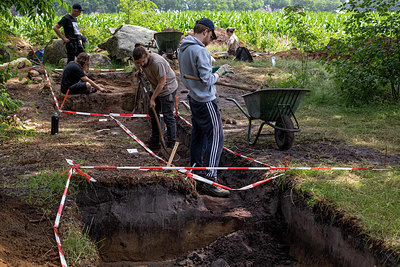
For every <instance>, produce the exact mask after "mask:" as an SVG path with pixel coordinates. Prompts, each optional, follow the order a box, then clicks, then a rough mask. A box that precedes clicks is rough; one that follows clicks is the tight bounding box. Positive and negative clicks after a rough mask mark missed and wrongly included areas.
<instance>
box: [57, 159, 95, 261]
mask: <svg viewBox="0 0 400 267" xmlns="http://www.w3.org/2000/svg"><path fill="white" fill-rule="evenodd" d="M67 162H68V164H70V165H71V168H70V170H69V172H68V179H67V183H66V184H65V189H64V193H63V196H62V198H61V202H60V206H59V207H58V211H57V216H56V220H55V222H54V235H55V237H56V242H57V247H58V254H59V255H60V260H61V265H62V266H65V267H66V266H68V265H67V261H66V260H65V257H64V253H63V252H62V249H61V240H60V237H59V235H58V227H59V225H60V219H61V214H62V211H63V209H64V205H65V200H66V199H67V192H68V188H69V184H70V182H71V176H72V174H73V173H74V171H75V172H76V173H77V174H79V175H82V176H83V177H85V178H86V180H88V181H90V182H96V180H95V179H93V178H92V177H90V176H89V175H88V174H86V173H84V172H82V171H81V170H79V169H78V168H77V165H75V164H74V162H73V161H72V160H67Z"/></svg>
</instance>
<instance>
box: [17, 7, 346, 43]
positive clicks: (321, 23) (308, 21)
mask: <svg viewBox="0 0 400 267" xmlns="http://www.w3.org/2000/svg"><path fill="white" fill-rule="evenodd" d="M154 16H155V17H154V18H152V19H151V20H148V21H147V20H142V21H138V22H136V23H135V24H136V25H138V26H142V27H146V28H149V29H152V30H155V31H162V30H164V29H165V28H174V29H177V30H180V31H182V32H183V33H187V32H189V31H191V29H192V28H193V26H194V24H195V21H196V20H198V19H200V18H202V17H207V18H210V19H211V20H212V21H213V22H214V24H215V26H216V27H217V28H226V27H236V29H237V30H236V33H237V35H238V37H239V38H240V39H242V40H243V41H244V42H245V43H246V44H247V45H248V46H251V47H254V48H261V49H271V48H273V47H274V46H277V45H278V43H279V40H282V39H283V38H289V39H290V37H291V33H292V32H293V31H296V29H291V28H288V27H287V26H286V23H285V18H284V14H283V13H278V12H274V13H268V12H263V11H253V12H245V11H183V12H178V11H168V12H159V13H156V14H155V15H154ZM346 17H347V15H345V14H336V13H320V12H306V15H305V16H304V17H302V19H303V24H304V25H306V26H307V27H308V28H309V30H310V31H312V32H313V33H314V34H315V35H316V36H317V37H318V44H319V47H321V48H322V47H324V46H326V45H327V43H328V42H329V40H330V39H332V38H339V37H342V36H343V35H344V33H343V31H342V28H343V27H342V26H343V22H344V20H345V19H346ZM59 19H61V17H57V18H56V20H55V21H54V22H53V25H54V24H56V23H57V22H58V20H59ZM18 21H19V25H18V26H14V25H10V27H11V29H12V30H13V31H14V32H16V33H18V34H19V35H20V36H21V37H23V38H26V39H28V40H29V41H30V42H31V43H33V44H36V45H39V46H42V47H43V46H44V45H45V44H46V43H47V42H48V41H50V40H51V39H52V38H57V36H56V34H55V33H54V31H53V30H52V29H51V28H50V29H49V28H47V27H46V26H45V24H44V23H43V18H40V17H39V16H38V17H37V19H35V20H34V21H30V20H28V18H26V17H19V19H18ZM154 21H155V22H156V23H154ZM78 24H79V27H80V30H81V33H82V34H84V35H85V36H86V37H87V38H88V39H89V42H90V44H91V48H95V47H97V45H98V44H99V43H101V42H102V41H103V40H105V39H106V38H107V37H108V36H110V31H109V28H117V27H119V26H121V25H123V24H127V23H126V20H125V17H124V14H123V13H113V14H103V13H102V14H93V15H87V14H82V15H81V16H79V17H78Z"/></svg>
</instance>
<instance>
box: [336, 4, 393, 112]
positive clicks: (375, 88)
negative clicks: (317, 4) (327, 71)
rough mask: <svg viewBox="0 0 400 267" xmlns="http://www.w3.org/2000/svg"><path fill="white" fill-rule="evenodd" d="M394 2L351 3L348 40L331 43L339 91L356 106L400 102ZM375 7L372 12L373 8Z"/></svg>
mask: <svg viewBox="0 0 400 267" xmlns="http://www.w3.org/2000/svg"><path fill="white" fill-rule="evenodd" d="M394 5H395V1H388V2H386V1H379V0H365V1H363V2H362V3H361V2H360V3H359V2H358V1H355V0H351V1H350V2H348V3H346V4H345V5H343V7H342V10H348V11H349V12H350V16H349V19H348V20H347V21H346V22H345V24H344V31H345V32H346V34H347V36H348V37H346V38H340V39H339V40H337V41H335V42H334V43H332V45H331V47H332V48H333V49H332V53H337V55H338V58H337V59H336V60H333V61H332V66H333V68H332V69H331V70H332V71H333V72H335V73H336V79H337V83H338V88H339V90H340V92H341V93H342V95H343V96H344V97H345V99H346V100H347V101H348V102H350V103H352V104H355V105H362V104H366V103H371V102H382V101H388V100H391V101H393V100H394V101H398V100H399V99H400V90H399V88H400V43H399V42H398V41H397V40H399V38H400V28H399V26H400V12H399V11H397V12H393V11H391V10H392V9H393V7H394ZM371 7H373V8H371Z"/></svg>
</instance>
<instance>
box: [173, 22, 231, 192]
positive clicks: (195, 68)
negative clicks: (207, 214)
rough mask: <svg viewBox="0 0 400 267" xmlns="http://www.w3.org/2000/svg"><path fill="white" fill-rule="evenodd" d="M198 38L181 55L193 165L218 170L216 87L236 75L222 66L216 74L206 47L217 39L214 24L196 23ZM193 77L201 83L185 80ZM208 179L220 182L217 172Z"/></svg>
mask: <svg viewBox="0 0 400 267" xmlns="http://www.w3.org/2000/svg"><path fill="white" fill-rule="evenodd" d="M193 32H194V35H193V36H187V37H185V38H184V39H183V40H182V42H181V45H180V47H179V51H178V61H179V69H180V73H181V78H182V82H183V84H184V85H185V86H186V87H187V88H188V89H189V94H188V100H189V104H190V110H191V112H192V125H193V128H192V134H191V139H190V164H191V165H192V166H193V165H195V166H196V167H201V166H203V154H204V153H205V166H207V167H218V165H219V160H220V157H221V153H222V148H223V144H224V132H223V129H222V121H221V114H220V113H219V108H218V103H217V100H216V96H215V93H216V87H215V83H216V82H217V81H218V79H219V78H220V77H221V76H222V75H224V74H225V73H227V72H231V71H232V67H231V66H229V65H223V66H221V67H220V68H219V69H218V70H217V71H216V73H212V66H211V55H210V53H209V52H208V51H207V50H206V48H205V47H206V46H207V45H208V44H209V43H210V42H211V41H212V40H215V39H217V36H216V35H215V32H214V23H213V22H212V21H211V20H209V19H207V18H202V19H200V20H198V21H196V25H195V26H194V28H193ZM184 75H191V76H195V77H198V78H200V80H191V79H186V78H184ZM204 174H205V176H206V178H208V179H210V180H213V181H214V182H217V171H216V170H210V171H207V172H205V173H204ZM198 189H199V190H200V191H202V192H203V193H206V194H209V195H213V196H217V197H228V196H229V193H230V192H229V191H228V190H225V189H223V188H221V187H216V186H210V185H206V184H204V185H202V186H198Z"/></svg>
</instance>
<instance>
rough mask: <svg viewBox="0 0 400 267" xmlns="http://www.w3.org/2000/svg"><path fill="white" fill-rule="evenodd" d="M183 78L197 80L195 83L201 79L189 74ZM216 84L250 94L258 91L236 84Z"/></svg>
mask: <svg viewBox="0 0 400 267" xmlns="http://www.w3.org/2000/svg"><path fill="white" fill-rule="evenodd" d="M183 78H185V79H190V80H195V81H200V78H199V77H194V76H192V75H188V74H186V75H183ZM215 84H218V85H223V86H227V87H232V88H237V89H241V90H245V91H250V92H254V91H257V89H254V88H249V87H245V86H240V85H235V84H230V83H224V82H216V83H215Z"/></svg>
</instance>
